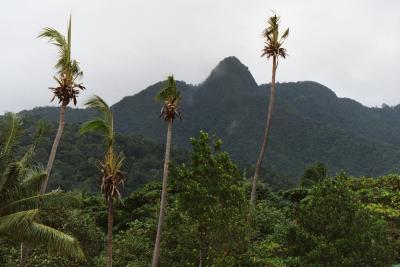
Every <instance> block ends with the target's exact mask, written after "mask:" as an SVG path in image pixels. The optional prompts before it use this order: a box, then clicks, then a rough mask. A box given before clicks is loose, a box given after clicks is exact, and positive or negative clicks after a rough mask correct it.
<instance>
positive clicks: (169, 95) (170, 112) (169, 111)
mask: <svg viewBox="0 0 400 267" xmlns="http://www.w3.org/2000/svg"><path fill="white" fill-rule="evenodd" d="M156 99H157V100H158V101H160V102H163V103H164V105H163V107H162V109H161V114H160V118H161V117H164V119H165V121H166V122H167V125H168V129H167V144H166V148H165V159H164V174H163V184H162V191H161V203H160V214H159V215H158V225H157V236H156V241H155V244H154V252H153V260H152V263H151V266H152V267H157V266H158V259H159V257H160V242H161V232H162V226H163V222H164V213H165V208H166V205H167V187H168V166H169V161H170V155H171V142H172V124H173V122H174V120H175V118H176V117H179V118H180V119H182V118H181V113H180V111H179V101H180V100H181V95H180V93H179V90H178V89H177V87H176V83H175V80H174V76H172V75H171V76H168V80H167V86H166V87H165V88H164V89H162V90H161V91H160V92H159V93H158V94H157V95H156Z"/></svg>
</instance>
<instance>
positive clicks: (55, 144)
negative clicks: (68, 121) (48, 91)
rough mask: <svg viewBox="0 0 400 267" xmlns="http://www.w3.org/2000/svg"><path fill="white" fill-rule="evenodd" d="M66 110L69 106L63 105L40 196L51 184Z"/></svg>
mask: <svg viewBox="0 0 400 267" xmlns="http://www.w3.org/2000/svg"><path fill="white" fill-rule="evenodd" d="M66 109H67V105H66V104H64V103H63V104H62V105H61V107H60V121H59V124H58V130H57V134H56V137H55V138H54V142H53V146H52V147H51V151H50V156H49V160H48V161H47V167H46V178H45V180H44V181H43V183H42V186H41V188H40V194H44V193H45V192H46V189H47V184H48V182H49V177H50V173H51V169H52V168H53V164H54V159H55V158H56V153H57V148H58V145H59V144H60V140H61V136H62V134H63V131H64V126H65V111H66Z"/></svg>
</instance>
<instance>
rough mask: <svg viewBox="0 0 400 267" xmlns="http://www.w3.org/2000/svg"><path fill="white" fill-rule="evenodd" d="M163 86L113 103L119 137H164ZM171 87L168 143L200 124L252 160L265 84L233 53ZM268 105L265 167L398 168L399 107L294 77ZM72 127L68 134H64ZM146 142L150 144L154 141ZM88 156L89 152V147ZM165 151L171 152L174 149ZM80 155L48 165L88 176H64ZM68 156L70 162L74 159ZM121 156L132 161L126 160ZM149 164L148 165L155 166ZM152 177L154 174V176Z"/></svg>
mask: <svg viewBox="0 0 400 267" xmlns="http://www.w3.org/2000/svg"><path fill="white" fill-rule="evenodd" d="M162 86H163V83H161V82H160V83H157V84H155V85H152V86H150V87H148V88H147V89H146V90H144V91H142V92H140V93H138V94H136V95H134V96H129V97H125V98H124V99H122V100H121V101H120V102H118V103H116V104H115V105H113V106H112V108H113V110H114V115H115V124H116V125H115V127H116V131H117V133H119V134H123V136H121V135H120V136H119V138H120V139H124V140H128V139H130V137H127V136H125V134H128V135H130V134H132V133H134V134H140V135H144V136H146V137H147V138H149V139H152V140H155V141H157V142H165V135H166V134H165V124H164V123H163V121H160V120H158V119H157V118H158V115H159V111H160V104H158V103H157V102H156V101H154V95H156V93H157V92H158V91H159V90H160V89H161V88H162ZM177 86H178V87H179V88H180V91H181V94H182V103H181V110H182V112H183V114H184V116H183V121H182V122H179V123H176V125H175V126H174V145H176V146H177V147H181V148H184V149H188V148H189V147H190V143H189V142H188V140H189V138H190V137H192V136H196V135H197V134H198V132H199V131H200V130H204V131H207V132H209V133H210V134H216V135H218V136H219V137H221V138H222V139H223V140H224V144H225V147H226V149H227V151H228V152H229V153H230V154H231V156H232V158H233V159H234V160H235V161H237V162H238V163H241V164H242V163H243V164H249V165H252V166H254V164H255V160H256V158H257V153H258V149H259V144H260V143H261V141H262V134H263V133H262V131H260V129H263V127H264V118H265V107H266V106H267V103H268V102H267V101H268V95H269V86H268V88H267V86H266V85H257V84H256V82H255V80H254V78H253V77H252V76H251V74H250V72H249V70H248V69H247V67H246V66H244V65H242V64H241V63H240V62H239V60H237V59H236V58H234V57H229V58H226V59H224V60H223V61H221V62H220V64H218V66H217V67H216V68H215V69H214V70H213V71H212V72H211V74H210V76H209V77H208V78H207V79H206V80H205V81H204V82H203V83H201V84H199V85H196V86H193V85H189V84H186V83H184V82H178V83H177ZM274 112H275V113H274V118H273V120H274V122H273V125H274V127H273V129H272V130H271V139H270V146H269V148H268V149H269V152H268V153H267V155H266V159H265V161H264V165H265V166H267V167H268V168H267V169H268V171H271V172H273V173H278V174H279V175H280V176H281V175H285V176H289V177H290V180H291V181H296V180H297V179H298V178H299V177H300V176H301V173H302V170H303V169H304V168H305V166H307V165H309V164H311V163H313V162H315V161H322V162H324V163H326V164H327V165H328V166H329V167H330V174H331V175H332V174H335V173H336V172H338V171H340V170H342V169H344V170H346V171H347V172H348V173H349V174H351V175H357V176H360V175H367V176H368V175H370V176H379V175H383V174H386V173H390V172H396V171H398V170H399V167H400V162H399V160H398V159H399V158H400V155H399V151H400V149H399V148H400V134H399V133H400V125H399V123H398V122H399V121H400V108H399V107H398V106H396V107H384V108H368V107H365V106H362V105H361V104H359V103H357V102H355V101H353V100H351V99H346V98H338V97H337V96H336V95H335V94H334V93H333V92H332V91H331V90H329V89H328V88H326V87H325V86H323V85H321V84H318V83H315V82H298V83H278V84H277V92H276V109H275V111H274ZM93 113H94V112H93V111H91V110H82V109H68V110H67V112H66V121H67V122H68V123H81V122H83V121H86V120H88V119H89V118H92V117H93V115H94V114H93ZM22 114H26V115H28V114H29V115H31V116H32V115H37V116H39V117H42V118H45V119H46V120H50V121H53V122H57V121H58V110H57V108H36V109H34V110H31V111H24V112H22ZM68 123H67V128H68V127H70V128H69V129H70V134H66V135H65V136H63V139H62V142H61V143H62V144H61V147H62V146H64V148H65V147H71V150H75V151H76V150H78V148H79V149H80V148H81V147H85V146H86V147H88V146H91V144H90V143H89V142H90V139H85V138H88V137H77V135H76V133H72V129H71V128H72V127H73V126H71V125H70V126H68ZM67 131H68V130H67ZM71 134H72V135H73V136H74V138H71V137H70V136H71ZM137 138H138V137H137ZM117 139H118V138H117ZM83 140H85V141H83ZM94 140H96V139H94ZM97 140H100V139H97ZM146 142H147V144H149V145H151V146H154V147H157V145H156V144H154V143H151V142H148V141H146ZM72 144H76V145H72ZM78 144H79V145H78ZM92 145H93V146H95V144H92ZM159 148H160V150H157V149H156V150H155V151H156V152H155V154H156V155H157V157H158V151H160V156H159V157H158V159H159V160H158V161H157V163H156V164H157V166H161V165H160V164H161V162H162V159H163V156H162V155H161V154H162V153H163V152H162V151H163V147H162V146H160V147H159ZM60 149H62V148H60ZM123 150H124V151H125V152H127V151H129V150H127V149H123ZM65 153H66V151H65V150H64V153H60V154H58V155H57V159H58V160H59V159H63V157H64V155H65ZM68 153H69V151H68ZM76 153H78V152H76ZM83 155H86V154H83ZM89 155H93V154H92V153H91V151H89ZM172 155H175V156H176V153H172ZM149 156H150V155H149ZM152 156H155V155H152ZM87 158H88V157H85V158H84V159H82V158H80V159H79V160H75V161H74V164H67V162H65V161H64V162H65V164H66V165H68V167H67V166H65V167H63V166H61V167H62V168H64V170H63V169H62V168H61V169H60V168H54V169H55V175H56V176H58V177H59V176H60V175H61V174H60V173H63V175H65V176H68V177H64V178H63V180H64V181H65V183H69V184H70V186H69V188H71V186H72V184H71V183H70V182H67V181H69V180H72V179H75V177H77V176H81V177H82V176H87V175H85V174H83V173H80V172H77V171H74V172H73V173H74V175H68V174H69V172H68V171H66V169H67V168H70V169H73V170H81V169H84V168H86V167H84V166H82V165H83V164H86V163H87ZM57 159H56V161H57ZM70 160H71V162H72V160H73V158H71V159H70ZM160 160H161V161H160ZM127 162H129V164H131V163H132V164H136V163H133V162H134V161H130V160H127ZM136 162H137V161H136ZM72 166H73V167H72ZM59 167H60V166H59ZM91 168H93V167H91ZM136 169H137V168H136ZM150 169H153V170H154V167H152V168H150ZM160 169H161V167H160ZM132 170H133V169H132ZM149 173H150V172H149ZM151 173H152V175H155V174H154V172H151ZM249 173H250V171H249ZM153 177H154V176H153ZM157 177H158V178H161V175H160V174H158V176H157ZM54 178H55V179H57V178H56V177H54ZM85 178H87V177H85ZM134 178H135V179H136V178H137V177H134ZM59 179H60V178H59ZM79 179H81V178H79ZM138 179H139V182H138V183H139V184H140V183H141V182H140V179H146V178H144V177H143V176H142V177H138ZM90 181H93V179H91V180H90ZM142 181H143V180H142ZM71 182H72V181H71ZM50 183H52V184H53V186H54V185H56V184H57V183H55V181H54V180H53V181H52V179H50ZM292 184H293V183H292Z"/></svg>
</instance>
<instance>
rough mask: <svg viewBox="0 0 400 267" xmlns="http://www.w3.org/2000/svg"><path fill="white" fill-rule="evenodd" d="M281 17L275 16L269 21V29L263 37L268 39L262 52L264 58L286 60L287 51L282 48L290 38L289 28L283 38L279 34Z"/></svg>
mask: <svg viewBox="0 0 400 267" xmlns="http://www.w3.org/2000/svg"><path fill="white" fill-rule="evenodd" d="M279 22H280V17H278V16H277V15H274V16H272V17H270V18H268V20H267V28H266V29H265V30H264V32H263V36H264V37H265V38H266V40H265V45H264V48H263V50H262V52H263V53H262V55H261V56H262V57H266V58H267V59H270V58H271V57H273V56H276V57H277V59H278V58H279V57H283V58H286V56H287V50H286V48H284V47H282V45H283V43H284V42H285V40H286V38H287V37H288V36H289V28H288V29H286V30H285V31H284V32H283V34H282V36H280V32H279Z"/></svg>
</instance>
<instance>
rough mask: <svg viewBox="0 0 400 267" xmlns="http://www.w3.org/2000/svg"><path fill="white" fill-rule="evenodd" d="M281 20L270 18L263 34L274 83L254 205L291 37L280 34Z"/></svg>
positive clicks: (257, 173) (260, 156)
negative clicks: (280, 67) (278, 74)
mask: <svg viewBox="0 0 400 267" xmlns="http://www.w3.org/2000/svg"><path fill="white" fill-rule="evenodd" d="M279 22H280V18H279V17H278V16H277V15H274V16H272V17H270V18H269V19H268V21H267V28H266V29H265V30H264V32H263V36H264V37H265V38H266V41H265V46H264V49H263V53H262V55H261V56H262V57H266V58H267V59H268V60H269V59H271V58H272V81H271V94H270V97H269V107H268V115H267V121H266V123H265V130H264V137H263V142H262V144H261V148H260V153H259V155H258V159H257V163H256V168H255V172H254V177H253V184H252V188H251V196H250V203H251V204H254V201H255V198H256V187H257V178H258V176H259V173H260V168H261V163H262V161H263V159H264V155H265V150H266V148H267V144H268V139H269V134H270V131H271V121H272V112H273V108H274V103H275V75H276V69H277V68H278V61H279V58H280V57H282V58H286V56H287V51H286V48H284V47H282V45H283V43H284V42H285V40H286V38H287V37H288V36H289V29H286V30H285V31H284V32H283V34H282V35H280V32H279Z"/></svg>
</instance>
